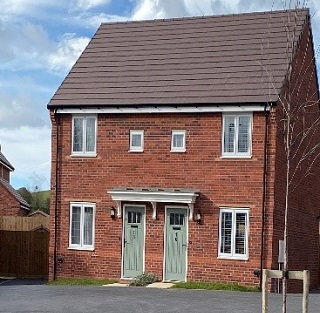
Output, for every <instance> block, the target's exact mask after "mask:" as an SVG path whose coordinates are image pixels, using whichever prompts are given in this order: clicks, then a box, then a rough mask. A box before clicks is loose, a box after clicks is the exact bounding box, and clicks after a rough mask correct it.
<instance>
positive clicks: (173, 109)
mask: <svg viewBox="0 0 320 313" xmlns="http://www.w3.org/2000/svg"><path fill="white" fill-rule="evenodd" d="M263 111H265V105H263V104H261V105H259V104H257V105H224V106H222V105H219V106H148V107H147V106H145V107H92V108H83V109H82V108H60V109H57V110H56V113H58V114H63V113H69V114H101V113H105V114H128V113H130V114H132V113H136V114H139V113H140V114H146V113H221V112H263Z"/></svg>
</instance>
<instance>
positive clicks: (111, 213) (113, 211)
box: [110, 206, 116, 219]
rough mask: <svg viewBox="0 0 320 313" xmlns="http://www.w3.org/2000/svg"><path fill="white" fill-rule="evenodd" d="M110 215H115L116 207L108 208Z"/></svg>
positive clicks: (113, 216) (112, 216)
mask: <svg viewBox="0 0 320 313" xmlns="http://www.w3.org/2000/svg"><path fill="white" fill-rule="evenodd" d="M110 216H111V218H112V219H114V218H115V217H116V209H115V208H114V207H113V206H112V207H111V209H110Z"/></svg>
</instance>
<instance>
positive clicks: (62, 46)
mask: <svg viewBox="0 0 320 313" xmlns="http://www.w3.org/2000/svg"><path fill="white" fill-rule="evenodd" d="M89 41H90V39H89V38H87V37H76V36H75V34H64V35H63V37H62V39H61V41H60V42H59V44H58V45H57V47H56V50H55V51H53V52H51V53H50V54H49V55H48V57H47V62H48V66H49V69H50V70H51V71H54V72H67V71H68V70H69V69H70V68H71V67H72V65H73V64H74V63H75V61H76V60H77V59H78V57H79V56H80V54H81V53H82V51H83V50H84V48H85V47H86V46H87V44H88V42H89Z"/></svg>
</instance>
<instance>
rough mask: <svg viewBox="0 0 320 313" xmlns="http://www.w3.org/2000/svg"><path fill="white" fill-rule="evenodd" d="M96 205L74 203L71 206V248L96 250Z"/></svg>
mask: <svg viewBox="0 0 320 313" xmlns="http://www.w3.org/2000/svg"><path fill="white" fill-rule="evenodd" d="M94 215H95V204H93V203H83V202H79V203H78V202H73V203H71V204H70V230H69V248H70V249H77V250H93V249H94Z"/></svg>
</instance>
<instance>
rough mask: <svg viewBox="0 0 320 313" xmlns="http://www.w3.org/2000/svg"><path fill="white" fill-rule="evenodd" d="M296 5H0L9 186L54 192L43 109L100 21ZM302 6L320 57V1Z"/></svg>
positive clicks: (7, 1)
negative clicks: (306, 10) (309, 19)
mask: <svg viewBox="0 0 320 313" xmlns="http://www.w3.org/2000/svg"><path fill="white" fill-rule="evenodd" d="M295 2H296V1H294V0H292V1H284V0H274V1H266V0H252V1H249V0H70V1H66V0H44V1H39V0H0V144H1V147H2V148H1V151H2V152H3V154H4V155H5V156H6V157H7V159H8V160H9V161H10V162H11V163H12V165H13V166H14V167H15V171H14V172H13V173H12V174H11V184H12V185H13V187H14V188H20V187H22V186H24V187H27V188H28V189H29V190H34V188H35V186H38V187H39V188H40V189H43V190H44V189H49V186H50V157H51V156H50V131H51V125H50V120H49V114H48V111H47V108H46V106H47V104H48V102H49V100H50V98H51V97H52V96H53V94H54V92H55V91H56V89H57V88H58V87H59V85H60V84H61V82H62V81H63V79H64V77H65V76H66V74H67V73H68V71H69V70H70V68H71V67H72V65H73V64H74V62H75V61H76V59H77V58H78V57H79V55H80V54H81V52H82V51H83V49H84V48H85V46H86V45H87V43H88V42H89V40H90V38H91V37H92V36H93V34H94V33H95V32H96V30H97V28H98V27H99V25H100V23H102V22H116V21H127V20H145V19H156V18H171V17H183V16H197V15H212V14H229V13H232V14H234V13H242V12H253V11H267V10H278V9H283V8H288V6H289V3H292V4H293V5H294V4H295ZM302 2H303V3H305V4H306V5H307V6H308V7H310V10H311V15H312V29H313V36H314V44H315V50H316V51H318V50H319V49H318V47H319V45H320V1H319V0H310V1H300V3H302ZM316 57H317V58H318V57H319V56H318V53H317V54H316ZM317 66H318V69H319V68H320V63H319V61H318V62H317Z"/></svg>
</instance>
